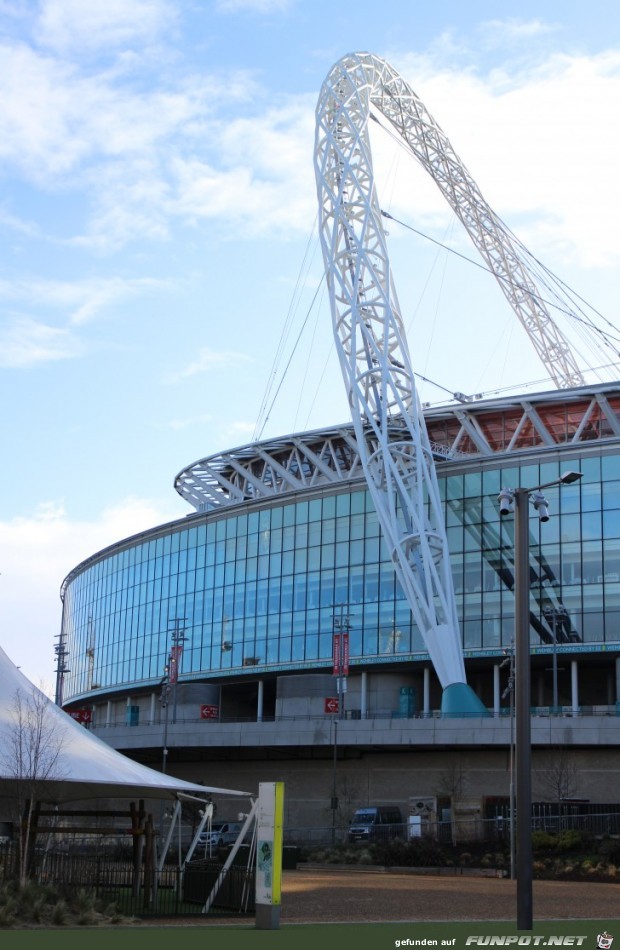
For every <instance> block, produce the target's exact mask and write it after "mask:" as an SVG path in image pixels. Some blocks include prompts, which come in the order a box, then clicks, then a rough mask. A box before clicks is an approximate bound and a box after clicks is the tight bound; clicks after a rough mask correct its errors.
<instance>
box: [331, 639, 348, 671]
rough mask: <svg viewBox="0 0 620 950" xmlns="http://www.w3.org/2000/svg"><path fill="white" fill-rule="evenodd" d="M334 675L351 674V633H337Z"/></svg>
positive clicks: (334, 651) (334, 648) (334, 650)
mask: <svg viewBox="0 0 620 950" xmlns="http://www.w3.org/2000/svg"><path fill="white" fill-rule="evenodd" d="M333 660H334V676H348V675H349V634H348V633H335V634H334V647H333Z"/></svg>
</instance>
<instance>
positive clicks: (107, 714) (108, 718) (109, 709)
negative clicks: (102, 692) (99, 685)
mask: <svg viewBox="0 0 620 950" xmlns="http://www.w3.org/2000/svg"><path fill="white" fill-rule="evenodd" d="M111 722H112V700H111V699H108V704H107V706H106V711H105V724H106V726H109V725H110V723H111Z"/></svg>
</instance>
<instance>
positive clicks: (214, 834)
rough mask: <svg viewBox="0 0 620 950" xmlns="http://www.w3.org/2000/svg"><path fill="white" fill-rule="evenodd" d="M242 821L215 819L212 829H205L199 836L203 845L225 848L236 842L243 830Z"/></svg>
mask: <svg viewBox="0 0 620 950" xmlns="http://www.w3.org/2000/svg"><path fill="white" fill-rule="evenodd" d="M241 827H242V825H241V822H240V821H214V822H213V824H212V825H211V830H210V831H203V832H201V834H200V837H199V838H198V844H199V845H200V846H202V847H205V846H206V847H210V848H223V847H226V845H229V844H234V843H235V841H236V840H237V838H238V837H239V832H240V831H241Z"/></svg>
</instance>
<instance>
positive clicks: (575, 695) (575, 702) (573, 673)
mask: <svg viewBox="0 0 620 950" xmlns="http://www.w3.org/2000/svg"><path fill="white" fill-rule="evenodd" d="M578 677H579V664H578V663H577V660H571V661H570V692H571V703H572V708H573V714H576V713H578V712H579V678H578Z"/></svg>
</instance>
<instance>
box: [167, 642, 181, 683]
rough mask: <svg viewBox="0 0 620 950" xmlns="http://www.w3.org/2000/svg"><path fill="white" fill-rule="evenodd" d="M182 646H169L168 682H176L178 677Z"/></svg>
mask: <svg viewBox="0 0 620 950" xmlns="http://www.w3.org/2000/svg"><path fill="white" fill-rule="evenodd" d="M182 653H183V647H182V646H173V647H170V668H169V670H168V682H169V683H177V682H178V679H179V666H180V665H181V654H182Z"/></svg>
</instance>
